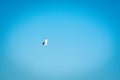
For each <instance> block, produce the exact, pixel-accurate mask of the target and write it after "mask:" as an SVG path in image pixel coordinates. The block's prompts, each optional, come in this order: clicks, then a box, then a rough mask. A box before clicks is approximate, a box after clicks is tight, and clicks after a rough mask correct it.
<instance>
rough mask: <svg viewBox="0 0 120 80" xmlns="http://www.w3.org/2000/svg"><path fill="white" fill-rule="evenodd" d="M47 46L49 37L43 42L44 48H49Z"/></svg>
mask: <svg viewBox="0 0 120 80" xmlns="http://www.w3.org/2000/svg"><path fill="white" fill-rule="evenodd" d="M47 45H48V39H47V37H45V39H44V41H43V46H44V47H47Z"/></svg>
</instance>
